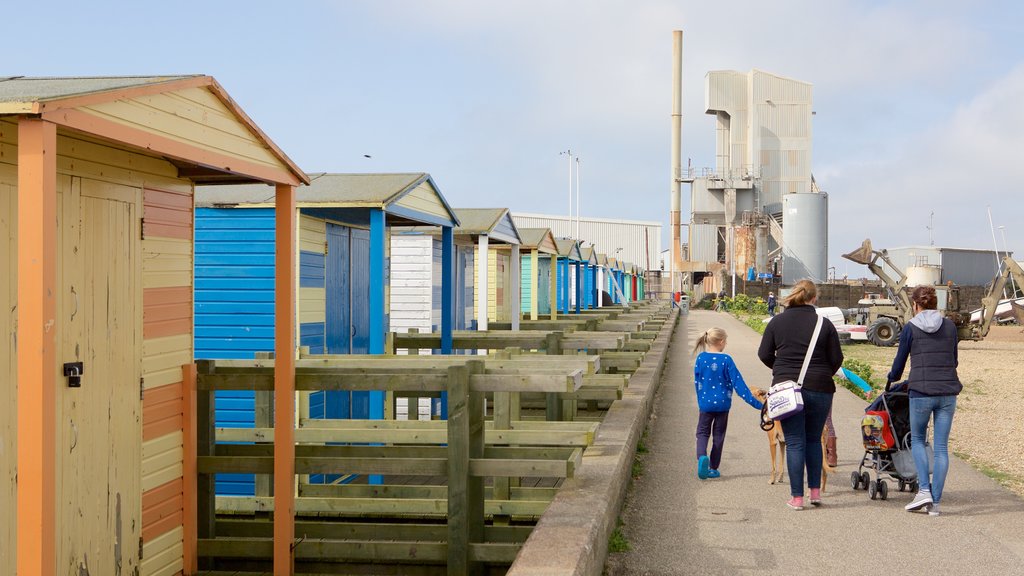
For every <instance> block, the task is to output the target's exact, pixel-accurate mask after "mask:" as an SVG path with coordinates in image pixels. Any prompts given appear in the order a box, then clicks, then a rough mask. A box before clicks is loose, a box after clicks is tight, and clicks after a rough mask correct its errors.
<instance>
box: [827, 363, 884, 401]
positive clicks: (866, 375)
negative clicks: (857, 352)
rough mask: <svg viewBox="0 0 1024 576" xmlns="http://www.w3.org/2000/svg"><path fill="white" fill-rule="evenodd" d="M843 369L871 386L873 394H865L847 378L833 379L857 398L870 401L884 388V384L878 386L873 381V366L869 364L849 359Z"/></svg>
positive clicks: (834, 377)
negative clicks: (864, 398)
mask: <svg viewBox="0 0 1024 576" xmlns="http://www.w3.org/2000/svg"><path fill="white" fill-rule="evenodd" d="M843 368H846V369H847V370H849V371H850V372H853V373H854V374H856V375H857V376H860V377H861V378H862V379H863V380H864V382H867V384H868V386H871V392H870V393H868V394H865V393H864V391H863V390H861V389H860V386H857V385H856V384H854V383H853V382H850V381H849V380H847V379H846V378H840V377H838V376H833V377H832V380H834V381H835V383H836V385H837V386H842V387H844V388H846V389H847V390H849V391H850V392H853V393H854V394H856V395H857V396H861V397H866V398H867V399H868V400H870V399H871V398H874V397H875V396H876V394H877V392H878V391H879V390H881V389H882V388H883V387H884V384H878V383H876V382H874V381H873V380H872V379H871V365H869V364H868V363H867V362H864V361H862V360H857V359H855V358H847V359H845V360H843Z"/></svg>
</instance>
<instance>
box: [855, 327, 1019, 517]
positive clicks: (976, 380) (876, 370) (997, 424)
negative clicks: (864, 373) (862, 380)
mask: <svg viewBox="0 0 1024 576" xmlns="http://www.w3.org/2000/svg"><path fill="white" fill-rule="evenodd" d="M843 353H844V354H845V355H846V356H847V357H848V358H856V359H858V360H862V361H864V362H867V363H868V364H870V365H871V369H872V375H873V379H874V380H875V381H876V382H878V381H882V382H884V381H885V374H886V373H888V371H889V368H890V367H891V366H892V359H893V357H894V356H895V355H896V347H892V348H879V347H877V346H872V345H871V344H867V343H857V344H851V345H848V346H845V347H844V348H843ZM957 371H958V373H959V375H960V381H961V382H963V385H964V391H963V392H962V393H961V394H960V398H959V399H958V401H957V413H956V416H955V418H954V420H953V431H952V433H951V435H950V447H951V449H952V450H953V451H954V452H955V453H956V454H957V455H958V456H960V457H961V458H963V459H965V460H967V461H968V462H970V463H971V464H972V465H973V466H974V467H975V468H977V469H978V470H980V471H981V472H983V473H985V474H986V475H988V476H990V477H992V478H993V479H995V480H996V481H998V482H999V483H1000V484H1002V485H1004V486H1006V487H1008V488H1009V489H1011V490H1013V491H1014V492H1015V493H1017V494H1018V495H1020V496H1022V497H1024V428H1022V427H1021V422H1024V398H1022V397H1024V378H1022V376H1021V375H1022V374H1024V330H1022V329H1021V327H1020V326H993V327H992V330H991V332H989V335H988V337H986V338H985V339H984V340H982V341H980V342H962V343H961V344H960V366H959V368H958V370H957ZM907 374H908V372H904V377H906V376H907Z"/></svg>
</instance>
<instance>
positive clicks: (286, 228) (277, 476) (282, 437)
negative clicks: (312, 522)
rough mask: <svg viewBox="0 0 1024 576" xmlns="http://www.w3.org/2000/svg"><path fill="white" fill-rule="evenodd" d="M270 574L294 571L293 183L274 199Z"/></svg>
mask: <svg viewBox="0 0 1024 576" xmlns="http://www.w3.org/2000/svg"><path fill="white" fill-rule="evenodd" d="M274 219H275V226H276V230H275V241H276V246H275V257H274V268H275V270H274V576H291V575H292V574H293V573H294V570H295V560H294V554H293V551H292V543H293V542H294V541H295V304H296V301H295V286H296V278H295V270H296V254H297V246H296V222H297V221H298V219H297V218H296V214H295V188H293V187H292V186H288V185H284V184H279V185H278V186H277V193H276V197H275V204H274Z"/></svg>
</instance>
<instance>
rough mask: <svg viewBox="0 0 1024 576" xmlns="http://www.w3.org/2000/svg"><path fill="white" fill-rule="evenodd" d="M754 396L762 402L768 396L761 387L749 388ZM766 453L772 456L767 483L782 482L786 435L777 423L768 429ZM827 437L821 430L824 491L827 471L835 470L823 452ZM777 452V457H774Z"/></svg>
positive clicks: (824, 431) (822, 488)
mask: <svg viewBox="0 0 1024 576" xmlns="http://www.w3.org/2000/svg"><path fill="white" fill-rule="evenodd" d="M750 391H751V392H752V393H753V394H754V397H755V398H757V399H758V400H760V401H761V402H764V401H765V400H766V399H767V398H768V392H767V391H765V390H762V389H761V388H751V390H750ZM767 434H768V453H769V454H771V457H772V471H771V476H770V477H769V479H768V483H769V484H775V483H776V482H782V480H783V477H784V475H785V470H786V437H785V435H784V434H783V433H782V426H781V425H780V424H778V423H774V425H773V426H772V427H771V428H769V429H768V431H767ZM827 439H828V429H827V428H826V429H824V430H822V431H821V491H822V492H824V491H825V484H826V483H827V482H828V474H829V472H835V468H832V467H830V466H829V465H828V457H827V454H826V453H825V441H826V440H827ZM776 453H778V458H776Z"/></svg>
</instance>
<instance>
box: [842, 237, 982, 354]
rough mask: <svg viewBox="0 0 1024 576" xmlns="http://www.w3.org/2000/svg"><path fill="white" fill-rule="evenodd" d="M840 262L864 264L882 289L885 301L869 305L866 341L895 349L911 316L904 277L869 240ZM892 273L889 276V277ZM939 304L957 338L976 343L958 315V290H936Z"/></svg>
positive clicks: (949, 287)
mask: <svg viewBox="0 0 1024 576" xmlns="http://www.w3.org/2000/svg"><path fill="white" fill-rule="evenodd" d="M843 258H846V259H847V260H850V261H852V262H856V263H857V264H863V265H864V266H867V267H868V269H869V270H871V272H872V273H873V274H874V275H875V276H878V278H879V280H881V281H882V285H883V286H884V289H885V292H886V295H887V296H888V298H887V299H885V300H882V301H881V302H883V303H876V304H872V305H871V306H870V307H869V308H868V316H867V321H866V322H865V324H866V325H867V327H868V328H867V338H868V341H870V342H871V343H872V344H874V345H876V346H895V345H896V343H897V342H899V339H900V330H902V329H903V325H904V324H906V323H907V322H909V321H910V319H911V318H912V317H913V316H914V312H913V306H911V304H910V295H909V294H908V293H907V290H906V289H905V288H906V285H907V275H906V274H904V273H903V270H900V269H899V267H897V266H896V265H895V264H893V262H892V260H890V259H889V254H888V251H886V250H875V249H873V248H872V246H871V240H870V239H867V240H864V242H863V243H862V244H861V246H860V248H858V249H856V250H854V251H853V252H850V253H849V254H843ZM890 272H891V273H890ZM935 292H936V293H937V296H938V299H939V302H940V303H944V306H945V307H944V309H943V312H944V313H945V315H946V317H947V318H949V319H951V320H952V321H953V323H954V324H956V327H957V336H958V337H959V338H960V339H961V340H963V339H976V338H974V337H973V335H974V333H975V330H974V329H973V328H972V327H971V326H970V315H968V314H964V313H961V312H960V289H959V287H957V286H953V285H952V284H951V283H950V284H947V285H945V286H942V285H939V286H935Z"/></svg>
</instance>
